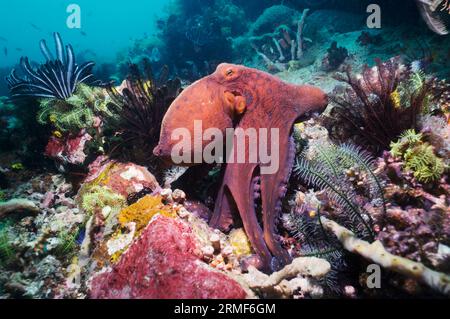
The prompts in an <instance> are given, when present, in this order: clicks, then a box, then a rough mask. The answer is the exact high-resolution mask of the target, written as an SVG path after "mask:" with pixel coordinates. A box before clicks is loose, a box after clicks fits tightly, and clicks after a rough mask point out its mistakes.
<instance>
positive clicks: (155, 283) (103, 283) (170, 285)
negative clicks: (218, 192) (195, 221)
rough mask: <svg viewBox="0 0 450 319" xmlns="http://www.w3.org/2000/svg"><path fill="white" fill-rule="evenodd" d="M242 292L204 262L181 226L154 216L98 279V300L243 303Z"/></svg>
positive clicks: (95, 283) (94, 294)
mask: <svg viewBox="0 0 450 319" xmlns="http://www.w3.org/2000/svg"><path fill="white" fill-rule="evenodd" d="M246 296H247V294H246V292H245V291H244V289H243V288H242V287H241V286H240V285H239V284H238V283H237V282H236V281H234V280H233V279H231V278H230V277H228V276H226V275H225V274H223V273H220V272H217V271H214V270H212V269H211V268H209V267H208V266H207V265H206V264H205V263H204V262H202V261H201V253H200V249H199V245H198V243H197V241H196V239H195V237H194V234H193V233H192V231H191V229H190V228H189V227H188V226H187V225H186V224H184V223H183V222H180V221H177V220H174V219H171V218H165V217H162V216H158V217H156V218H155V219H154V220H153V221H152V222H151V223H150V224H149V226H147V228H146V229H145V230H144V233H143V234H142V236H141V237H140V238H139V239H138V240H137V241H136V242H135V243H134V244H133V245H132V246H131V247H130V248H129V250H128V251H127V252H126V253H125V254H124V255H123V256H122V258H121V260H120V261H119V263H118V264H117V265H115V266H114V267H113V269H112V270H111V271H109V272H106V273H102V274H99V275H97V276H96V277H94V279H93V280H92V284H91V293H90V297H91V298H95V299H104V298H106V299H116V298H117V299H242V298H245V297H246Z"/></svg>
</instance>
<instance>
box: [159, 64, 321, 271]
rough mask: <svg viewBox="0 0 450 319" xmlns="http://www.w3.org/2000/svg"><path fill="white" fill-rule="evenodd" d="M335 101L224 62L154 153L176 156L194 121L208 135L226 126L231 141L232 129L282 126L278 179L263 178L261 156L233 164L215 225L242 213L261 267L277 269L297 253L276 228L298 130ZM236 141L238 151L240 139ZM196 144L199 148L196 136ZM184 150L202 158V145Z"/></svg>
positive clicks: (193, 90)
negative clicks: (179, 135)
mask: <svg viewBox="0 0 450 319" xmlns="http://www.w3.org/2000/svg"><path fill="white" fill-rule="evenodd" d="M327 104H328V99H327V96H326V94H325V93H324V92H323V91H322V90H320V89H319V88H316V87H312V86H306V85H304V86H296V85H292V84H288V83H285V82H283V81H281V80H280V79H278V78H277V77H275V76H272V75H270V74H268V73H265V72H262V71H259V70H255V69H251V68H247V67H244V66H239V65H232V64H221V65H219V66H218V68H217V70H216V71H215V72H214V73H213V74H211V75H209V76H207V77H205V78H203V79H201V80H199V81H197V82H195V83H193V84H192V85H191V86H189V87H188V88H187V89H185V90H184V91H183V92H182V94H181V95H180V96H179V97H178V98H177V99H176V100H175V101H174V102H173V104H172V105H171V106H170V108H169V110H168V112H167V114H166V115H165V117H164V119H163V123H162V129H161V137H160V141H159V144H158V146H157V147H156V148H155V150H154V154H155V155H156V156H160V157H163V158H167V159H170V158H171V152H172V149H173V147H174V146H175V145H176V144H177V143H178V142H179V140H173V139H172V133H173V132H174V130H175V129H177V128H186V129H188V130H189V131H190V132H192V133H194V121H198V120H201V121H202V126H203V130H206V129H208V128H218V129H220V131H221V132H222V133H223V134H224V136H225V135H226V129H230V128H235V129H236V128H242V129H244V130H246V129H248V128H255V129H256V130H258V129H261V128H266V129H268V130H269V132H272V131H271V129H272V128H277V129H278V132H279V136H278V138H279V140H278V141H277V144H276V145H277V147H278V148H279V154H278V157H279V163H280V165H279V169H278V170H277V171H276V172H274V173H271V174H261V169H262V168H263V167H264V166H265V165H266V164H263V163H264V162H262V161H261V159H260V157H259V155H257V156H258V159H257V161H256V162H250V161H248V162H245V163H227V164H225V166H224V177H223V182H222V185H221V188H220V191H219V194H218V197H217V200H216V204H215V209H214V214H213V216H212V218H211V220H210V225H211V226H212V227H215V228H219V229H222V230H228V229H229V228H230V227H231V226H232V224H233V216H237V215H235V214H236V213H239V215H240V217H241V219H242V222H243V224H244V228H245V231H246V233H247V235H248V237H249V239H250V242H251V244H252V247H253V249H254V250H255V252H256V254H257V256H258V257H259V258H258V262H257V265H258V267H259V268H260V269H263V270H265V271H273V270H276V269H278V268H279V267H280V266H282V265H285V264H288V263H290V261H291V256H290V255H289V254H288V252H287V251H286V250H285V249H283V248H282V246H281V244H280V243H279V242H278V240H277V236H276V223H277V220H278V218H279V214H280V211H281V199H282V198H283V197H284V195H285V193H286V188H287V182H288V179H289V176H290V174H291V170H292V167H293V164H294V156H295V147H294V143H293V139H292V130H293V126H294V124H295V122H296V121H297V120H298V119H299V118H301V117H305V116H308V115H309V114H311V113H312V112H321V111H323V110H324V109H325V108H326V106H327ZM272 135H274V134H272V133H269V134H268V138H269V142H268V143H267V147H268V148H269V149H268V153H267V154H270V153H271V152H272V150H271V148H272V147H271V145H272V144H271V142H272V141H271V138H272ZM191 136H194V134H191ZM274 136H275V135H274ZM232 138H233V140H232V141H233V146H235V145H236V143H237V140H236V138H237V137H236V134H235V135H234V136H233V137H232ZM254 138H256V139H259V138H260V136H259V135H258V136H256V137H254ZM249 141H250V139H249V138H246V139H245V145H246V147H245V152H246V159H248V158H249V157H248V156H249V154H248V153H249ZM190 142H191V143H192V144H191V145H194V143H195V141H194V138H193V139H192V141H190ZM252 142H255V141H254V140H252ZM256 142H259V141H256ZM202 143H203V148H204V147H206V146H207V145H208V144H209V143H211V141H207V140H203V141H202ZM257 145H259V144H258V143H257ZM184 151H186V152H190V153H191V155H192V156H194V155H196V154H194V153H196V152H197V153H198V148H195V147H193V148H191V149H187V150H184ZM234 151H235V150H234ZM235 152H236V151H235ZM197 155H199V154H197ZM232 155H233V156H236V155H238V154H232ZM259 195H261V204H262V218H261V219H262V225H260V221H259V218H258V215H257V212H256V210H255V199H256V198H257V197H258V196H259Z"/></svg>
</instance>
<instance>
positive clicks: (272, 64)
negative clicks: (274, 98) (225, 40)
mask: <svg viewBox="0 0 450 319" xmlns="http://www.w3.org/2000/svg"><path fill="white" fill-rule="evenodd" d="M278 7H280V8H286V7H284V6H274V7H273V8H278ZM287 9H288V8H287ZM269 10H270V9H269ZM269 10H268V11H269ZM289 10H290V9H288V12H289ZM308 14H309V9H305V10H304V11H303V13H302V14H301V16H300V17H299V19H298V23H297V29H296V31H292V30H291V28H290V26H289V25H290V24H291V23H292V21H290V22H291V23H289V21H286V22H288V24H289V25H279V26H278V27H277V28H276V30H275V31H274V32H273V33H267V34H264V35H260V36H252V37H250V42H251V46H252V47H253V49H254V50H255V51H256V53H257V54H258V56H260V57H261V58H262V59H263V60H264V62H265V63H266V65H267V68H268V69H269V71H285V70H286V69H287V65H286V63H288V64H289V66H290V67H291V68H293V67H294V66H295V65H299V64H300V63H299V60H302V59H303V58H304V52H305V37H304V33H303V31H304V26H305V22H306V18H307V16H308ZM264 15H265V14H263V16H262V17H264ZM269 16H270V15H269ZM261 19H262V18H261ZM291 19H292V18H291ZM288 20H289V19H288ZM278 23H280V22H278ZM255 28H257V23H255ZM267 42H269V43H267ZM288 57H289V58H288Z"/></svg>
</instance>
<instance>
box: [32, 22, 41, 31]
mask: <svg viewBox="0 0 450 319" xmlns="http://www.w3.org/2000/svg"><path fill="white" fill-rule="evenodd" d="M30 26H31V27H32V28H33V29H35V30H37V31H42V29H41V28H39V27H38V26H37V25H35V24H33V23H30Z"/></svg>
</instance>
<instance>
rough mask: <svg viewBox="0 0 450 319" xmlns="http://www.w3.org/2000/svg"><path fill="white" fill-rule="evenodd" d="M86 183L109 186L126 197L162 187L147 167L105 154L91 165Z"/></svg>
mask: <svg viewBox="0 0 450 319" xmlns="http://www.w3.org/2000/svg"><path fill="white" fill-rule="evenodd" d="M84 183H85V184H96V185H100V186H108V187H109V188H111V189H112V190H113V191H114V192H115V193H117V194H121V195H122V196H125V197H127V196H129V195H130V194H133V193H136V192H140V191H142V190H143V189H145V188H148V189H150V190H152V191H157V190H159V189H160V186H159V184H158V181H157V180H156V178H155V176H153V174H151V173H150V172H149V171H148V170H147V168H145V167H143V166H139V165H136V164H133V163H119V162H114V161H111V160H108V159H107V158H106V157H104V156H99V157H98V158H97V159H96V160H95V161H94V162H93V163H91V164H90V165H89V173H88V176H87V177H86V179H85V180H84Z"/></svg>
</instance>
